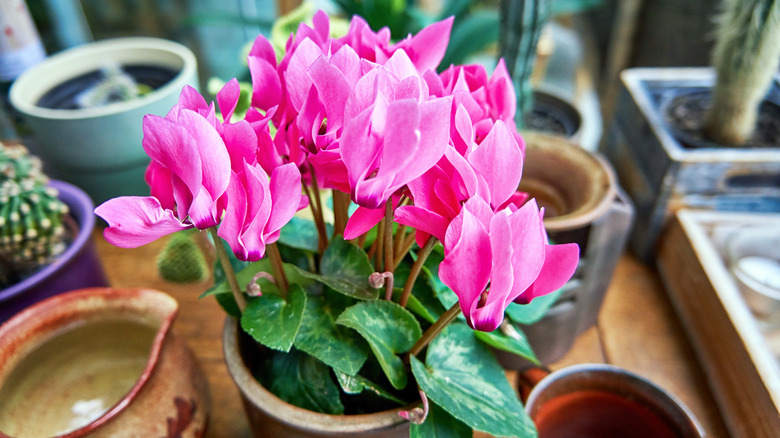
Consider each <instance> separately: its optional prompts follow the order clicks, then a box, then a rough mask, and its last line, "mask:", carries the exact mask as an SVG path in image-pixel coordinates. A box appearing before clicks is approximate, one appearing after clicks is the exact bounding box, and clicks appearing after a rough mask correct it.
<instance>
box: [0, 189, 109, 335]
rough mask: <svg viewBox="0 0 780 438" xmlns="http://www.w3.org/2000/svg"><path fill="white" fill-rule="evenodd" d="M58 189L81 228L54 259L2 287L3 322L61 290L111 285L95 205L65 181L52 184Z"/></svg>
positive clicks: (0, 297) (0, 294) (1, 313)
mask: <svg viewBox="0 0 780 438" xmlns="http://www.w3.org/2000/svg"><path fill="white" fill-rule="evenodd" d="M49 185H50V186H51V187H54V188H55V189H57V190H58V191H59V193H60V194H59V198H60V199H61V200H62V201H63V202H64V203H65V204H67V205H68V208H70V214H71V215H73V218H74V219H75V220H76V222H77V223H78V224H79V232H78V235H77V236H76V238H75V240H74V241H73V243H71V245H70V246H69V247H68V249H66V250H65V252H64V253H63V254H62V256H60V257H59V258H58V259H57V260H56V261H55V262H54V263H52V264H50V265H48V266H46V267H44V268H43V269H41V270H40V271H38V272H36V273H35V274H33V275H31V276H30V277H28V278H25V279H24V280H22V281H20V282H19V283H16V284H14V285H13V286H10V287H7V288H5V289H3V290H0V323H2V322H3V321H5V320H7V319H8V318H10V317H11V316H13V315H14V314H16V313H17V312H19V311H20V310H22V309H24V308H25V307H27V306H29V305H31V304H33V303H36V302H38V301H41V300H43V299H45V298H48V297H51V296H53V295H57V294H59V293H62V292H65V291H69V290H74V289H81V288H86V287H102V286H108V279H107V278H106V274H105V272H104V271H103V265H102V264H101V263H100V259H99V258H98V255H97V251H96V250H95V244H94V242H93V241H92V231H93V230H94V228H95V215H94V212H93V210H94V208H95V205H94V204H93V203H92V199H90V197H89V196H87V194H86V193H84V192H83V191H82V190H81V189H79V188H78V187H76V186H73V185H71V184H68V183H66V182H62V181H51V183H50V184H49Z"/></svg>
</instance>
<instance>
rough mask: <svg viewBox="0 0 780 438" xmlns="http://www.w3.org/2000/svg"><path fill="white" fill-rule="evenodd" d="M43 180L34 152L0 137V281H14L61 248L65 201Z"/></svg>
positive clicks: (65, 235)
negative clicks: (30, 152) (0, 141)
mask: <svg viewBox="0 0 780 438" xmlns="http://www.w3.org/2000/svg"><path fill="white" fill-rule="evenodd" d="M47 183H48V178H47V177H46V176H45V175H44V174H43V172H42V171H41V161H40V160H39V159H38V158H37V157H35V156H32V155H30V154H29V152H28V151H27V149H26V148H25V147H23V146H7V145H4V144H2V143H0V285H9V284H13V283H15V282H18V281H20V280H21V279H23V278H24V277H25V276H27V275H29V274H31V273H33V272H34V271H36V270H37V269H38V268H39V267H40V266H42V265H45V264H48V263H50V262H51V261H52V260H54V259H55V258H56V257H57V256H59V255H60V254H62V252H64V251H65V248H67V244H68V240H69V238H70V236H69V234H68V233H67V231H66V227H65V226H64V220H65V217H66V214H67V213H68V206H67V205H65V204H64V203H63V202H62V201H60V200H59V199H58V198H57V191H56V190H55V189H53V188H51V187H48V186H47V185H46V184H47Z"/></svg>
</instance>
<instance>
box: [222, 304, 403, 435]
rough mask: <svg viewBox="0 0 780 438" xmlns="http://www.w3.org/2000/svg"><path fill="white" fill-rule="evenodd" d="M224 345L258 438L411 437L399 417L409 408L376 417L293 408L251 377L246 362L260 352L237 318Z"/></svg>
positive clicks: (226, 333) (227, 331) (229, 326)
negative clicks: (243, 331)
mask: <svg viewBox="0 0 780 438" xmlns="http://www.w3.org/2000/svg"><path fill="white" fill-rule="evenodd" d="M247 341H248V342H247ZM222 344H223V350H224V354H225V362H226V363H227V367H228V371H229V372H230V375H231V376H232V377H233V381H234V382H235V383H236V385H237V386H238V389H239V391H240V392H241V398H242V401H243V403H244V409H245V411H246V414H247V417H248V419H249V424H250V426H251V428H252V434H253V435H254V436H255V437H256V438H279V437H284V438H314V437H346V438H357V437H367V438H408V437H409V422H408V421H406V420H404V419H403V418H401V417H400V416H399V415H398V412H399V411H401V410H402V409H409V407H406V408H398V409H393V410H388V411H382V412H377V413H375V414H363V415H327V414H321V413H317V412H312V411H309V410H306V409H302V408H299V407H297V406H293V405H291V404H289V403H286V402H284V401H283V400H281V399H279V398H278V397H276V396H275V395H274V394H272V393H271V392H269V391H268V390H267V389H265V388H264V387H263V386H262V385H260V383H258V381H257V380H256V379H255V378H254V377H253V376H252V372H251V371H250V367H249V366H247V363H250V364H251V363H252V362H253V361H254V360H256V359H257V357H258V356H257V355H258V354H259V351H260V350H259V349H257V348H253V345H252V344H253V343H252V341H251V340H249V339H247V338H246V337H244V336H241V335H240V333H239V327H238V323H237V321H236V320H235V319H234V318H228V319H227V321H226V322H225V329H224V331H223V334H222Z"/></svg>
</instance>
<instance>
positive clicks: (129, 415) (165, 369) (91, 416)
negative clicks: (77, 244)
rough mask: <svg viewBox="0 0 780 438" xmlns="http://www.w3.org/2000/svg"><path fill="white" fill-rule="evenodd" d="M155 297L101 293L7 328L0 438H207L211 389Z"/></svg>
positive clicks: (1, 355)
mask: <svg viewBox="0 0 780 438" xmlns="http://www.w3.org/2000/svg"><path fill="white" fill-rule="evenodd" d="M177 309H178V305H177V303H176V301H175V300H174V299H173V298H171V297H170V296H168V295H166V294H164V293H162V292H158V291H153V290H143V289H125V290H117V289H109V288H94V289H82V290H78V291H74V292H68V293H65V294H62V295H57V296H55V297H52V298H49V299H47V300H45V301H42V302H40V303H38V304H36V305H34V306H32V307H29V308H27V309H26V310H24V311H22V312H21V313H19V314H17V315H16V316H15V317H13V318H12V319H10V320H8V322H6V323H5V324H4V325H3V326H1V327H0V406H2V407H3V408H2V409H0V437H2V438H8V437H16V438H25V437H54V436H56V437H68V438H76V437H84V436H90V437H112V438H115V437H200V436H203V435H204V433H205V430H206V426H207V424H208V414H209V410H210V399H209V393H208V386H207V382H206V379H205V376H204V375H203V373H202V371H201V369H200V367H199V366H198V364H197V362H196V360H195V357H194V356H193V354H192V352H191V351H190V350H189V348H187V346H186V345H185V344H184V342H183V341H182V340H181V339H180V338H178V337H176V336H175V335H174V334H173V332H172V330H171V324H172V323H173V320H174V318H175V316H176V312H177Z"/></svg>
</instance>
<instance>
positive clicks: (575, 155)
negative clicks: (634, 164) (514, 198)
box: [520, 131, 617, 231]
mask: <svg viewBox="0 0 780 438" xmlns="http://www.w3.org/2000/svg"><path fill="white" fill-rule="evenodd" d="M521 135H522V137H523V139H524V140H525V145H526V157H525V162H524V163H523V177H522V179H521V180H520V190H523V189H524V188H527V187H534V188H539V187H541V188H542V189H543V190H544V191H547V192H548V193H554V194H557V195H562V196H564V197H565V192H566V190H565V187H564V186H565V185H570V186H572V187H573V189H572V191H574V190H578V189H580V188H582V187H587V188H588V191H587V193H586V199H585V201H581V202H578V203H577V204H575V205H573V206H571V205H568V204H570V203H571V202H570V201H571V200H570V199H566V200H564V203H565V204H567V205H566V207H567V210H566V212H565V213H563V214H558V215H555V216H549V215H547V214H545V217H544V226H545V228H546V229H547V231H564V230H570V229H575V228H579V227H582V226H584V225H586V224H588V223H590V222H593V221H594V220H595V219H597V218H599V217H601V216H602V215H604V214H605V213H606V212H607V210H609V208H610V206H611V205H612V202H613V201H614V199H615V196H617V178H616V176H615V171H614V169H613V168H612V166H611V165H610V164H609V162H608V161H607V160H606V159H605V158H604V157H602V156H601V155H600V154H598V153H595V152H590V151H588V150H586V149H583V148H582V147H581V146H579V145H578V144H576V143H574V142H572V141H570V140H569V139H567V138H564V137H561V136H557V135H551V134H547V133H542V132H535V131H523V132H521ZM534 158H536V159H537V160H539V161H542V163H541V165H540V166H538V167H534V166H535V163H534V161H533V160H534ZM551 163H552V164H553V166H550V164H551ZM564 164H565V165H568V166H569V168H568V169H569V170H568V171H567V170H563V169H564V168H563V167H562V165H564ZM571 169H580V170H581V171H579V172H576V173H573V172H572V171H571ZM532 197H533V194H532ZM540 206H543V205H541V203H540Z"/></svg>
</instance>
